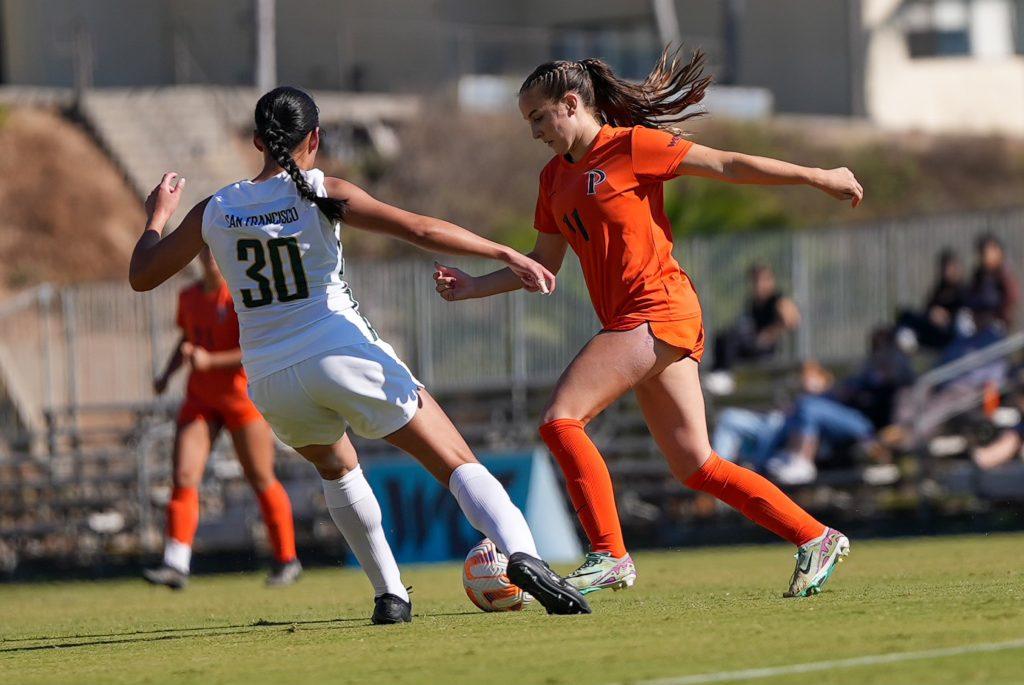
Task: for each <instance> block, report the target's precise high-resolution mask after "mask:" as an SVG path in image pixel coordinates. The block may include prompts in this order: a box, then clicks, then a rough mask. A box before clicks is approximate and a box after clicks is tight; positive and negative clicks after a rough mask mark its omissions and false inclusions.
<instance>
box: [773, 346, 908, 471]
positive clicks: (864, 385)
mask: <svg viewBox="0 0 1024 685" xmlns="http://www.w3.org/2000/svg"><path fill="white" fill-rule="evenodd" d="M913 381H914V373H913V370H912V368H911V365H910V359H909V358H908V357H907V356H906V354H905V353H904V352H903V351H902V350H900V349H899V347H897V345H896V344H895V340H894V337H893V332H892V330H891V329H888V328H878V329H875V330H874V331H872V333H871V336H870V341H869V353H868V357H867V359H866V360H865V361H864V363H863V365H862V366H861V367H860V369H858V371H857V372H856V373H855V374H854V375H852V376H850V377H849V378H847V379H846V380H845V381H843V382H842V383H840V384H838V385H835V386H834V387H833V384H832V379H831V375H830V374H828V372H827V371H825V370H824V369H823V368H822V367H821V366H820V365H818V364H816V363H814V362H808V363H806V364H805V365H804V382H803V385H804V391H805V392H804V393H803V394H802V395H800V396H799V397H798V398H797V400H796V402H795V404H794V406H793V408H792V410H791V411H790V412H789V413H788V414H787V417H786V422H785V425H784V426H783V428H782V435H783V436H784V441H785V444H786V448H785V449H784V450H783V451H782V452H780V453H779V454H777V455H776V456H774V457H772V458H771V459H769V460H768V461H767V462H766V463H765V470H766V471H767V472H768V473H769V475H770V476H771V477H772V478H773V479H774V480H775V481H776V482H778V483H781V484H784V485H800V484H804V483H810V482H812V481H813V480H814V479H815V478H816V477H817V466H816V461H817V460H818V459H821V458H825V457H827V456H828V455H830V454H832V453H833V452H834V451H835V450H836V449H841V448H843V447H856V448H858V449H859V450H861V451H862V452H864V453H865V454H866V455H867V456H868V457H869V458H870V459H872V460H874V461H885V460H886V459H888V450H887V449H886V447H885V446H883V445H882V443H881V441H880V440H879V438H878V434H879V431H881V430H882V429H884V428H886V427H888V426H889V425H890V424H891V423H892V420H893V413H894V407H895V405H896V396H897V394H898V393H899V392H900V391H901V390H902V389H903V388H905V387H907V386H909V385H911V384H912V383H913Z"/></svg>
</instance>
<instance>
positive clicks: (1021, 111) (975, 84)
mask: <svg viewBox="0 0 1024 685" xmlns="http://www.w3.org/2000/svg"><path fill="white" fill-rule="evenodd" d="M899 5H900V3H899V2H898V0H866V2H865V5H864V14H863V18H864V25H865V29H866V31H867V32H868V34H869V36H870V38H869V40H868V50H867V56H866V62H865V86H864V88H865V101H866V106H867V112H868V115H869V116H870V118H871V119H872V120H873V121H874V122H876V123H878V124H880V125H882V126H886V127H889V128H901V129H902V128H905V129H921V130H924V131H933V132H942V131H972V132H976V133H1009V134H1015V135H1024V56H1021V55H1012V54H1009V55H1007V54H1005V52H1006V51H1005V50H1004V51H1002V52H1003V54H992V50H991V47H992V43H988V44H979V45H974V46H972V51H974V52H975V54H972V55H968V56H957V57H930V58H917V59H911V57H910V54H909V51H908V49H907V44H906V40H905V38H904V35H903V31H902V29H901V27H900V25H899V14H898V10H899ZM1019 19H1024V17H1022V18H1019ZM1006 30H1007V32H1009V31H1010V30H1011V29H1010V27H1009V26H1007V27H1006ZM1006 40H1009V37H1007V38H1006Z"/></svg>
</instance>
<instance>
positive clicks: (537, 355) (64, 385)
mask: <svg viewBox="0 0 1024 685" xmlns="http://www.w3.org/2000/svg"><path fill="white" fill-rule="evenodd" d="M1022 227H1024V210H1017V211H1008V212H1000V213H989V214H971V215H963V216H941V217H927V218H920V219H914V220H911V221H898V222H897V221H894V222H890V223H885V224H880V225H865V226H857V227H851V228H842V229H831V230H827V231H799V232H782V231H763V232H757V233H742V234H735V235H726V236H720V237H698V238H684V239H681V240H679V241H677V246H676V256H677V258H678V259H679V260H680V262H681V263H682V265H683V267H684V269H686V270H687V272H688V273H689V274H690V275H691V276H692V278H693V280H694V282H695V284H696V286H697V289H698V292H699V294H700V298H701V301H702V304H703V307H704V315H705V321H706V326H707V328H708V331H709V333H710V334H711V335H712V336H713V335H714V332H715V331H716V330H719V329H720V328H722V327H724V326H726V325H728V324H729V323H730V322H731V321H732V320H733V319H734V318H735V317H736V316H737V314H738V313H739V312H740V311H741V308H742V307H743V304H744V301H745V298H746V290H747V289H746V277H745V274H746V270H747V268H748V267H749V265H750V264H751V263H752V262H754V261H760V262H763V263H767V264H769V265H770V266H772V267H773V268H774V269H775V271H776V274H777V277H778V281H779V284H780V286H781V287H782V288H783V290H785V291H786V292H789V293H791V294H792V296H793V298H794V299H795V301H796V303H797V304H798V305H799V307H800V309H801V311H802V313H803V324H802V325H801V327H800V329H799V331H798V332H797V334H796V335H795V336H794V338H793V340H792V341H791V344H789V345H787V346H786V347H785V349H784V350H783V351H782V355H783V361H796V360H798V359H803V358H808V357H814V358H818V359H822V360H825V361H842V360H845V359H850V358H853V357H858V356H859V355H860V354H861V353H862V351H863V349H864V345H865V337H866V335H867V333H868V331H869V330H870V329H871V328H872V327H873V326H875V325H878V324H879V323H884V322H887V321H891V320H892V319H893V316H894V313H895V311H896V309H897V308H898V307H901V306H919V305H920V303H921V301H922V300H923V298H924V297H925V295H926V293H927V290H928V288H929V286H930V284H931V281H932V279H933V278H934V274H935V257H936V255H937V253H938V252H939V250H940V249H942V248H943V247H951V248H953V249H956V250H958V251H959V252H960V253H961V255H963V258H964V260H965V262H967V263H968V264H970V263H971V261H972V259H973V258H972V253H973V244H974V241H975V239H976V238H977V236H978V235H979V234H981V233H985V232H991V233H994V234H996V235H997V236H999V237H1000V238H1001V239H1002V240H1003V241H1004V243H1005V245H1006V249H1007V253H1008V256H1009V259H1010V263H1011V264H1014V263H1016V260H1017V259H1018V258H1019V257H1020V256H1021V255H1024V230H1021V228H1022ZM457 264H458V265H459V266H461V267H463V268H465V269H466V270H468V271H470V272H471V273H481V272H484V271H486V270H488V269H490V268H493V266H494V265H493V264H489V263H485V262H482V261H473V260H464V261H461V262H457ZM431 269H432V266H431V260H430V259H429V258H426V257H424V258H422V259H409V260H402V261H394V262H366V263H358V262H353V261H352V260H349V269H348V273H347V277H348V279H349V282H350V284H351V286H352V289H353V291H354V293H355V294H356V296H357V298H358V299H359V303H360V308H361V309H362V311H363V312H364V313H365V314H366V315H367V317H368V318H369V319H370V320H371V321H372V322H373V323H374V325H375V327H376V328H377V329H378V330H379V331H380V333H381V335H382V337H384V339H386V340H388V341H389V342H391V343H392V344H393V345H394V346H395V348H396V350H397V351H398V352H399V354H400V355H401V356H402V357H403V358H404V359H405V360H406V361H407V362H408V363H409V364H410V366H412V368H413V370H414V372H415V373H417V374H418V375H419V377H420V378H421V379H422V380H423V381H424V382H425V383H426V384H427V385H428V386H429V387H431V388H436V389H438V390H457V389H465V390H473V389H485V388H491V389H493V388H504V387H509V388H515V387H526V386H529V385H534V384H539V383H550V382H552V381H553V380H554V379H555V378H556V377H557V375H558V374H559V373H560V372H561V370H562V369H563V368H564V367H565V365H566V364H567V363H568V362H569V361H570V360H571V359H572V357H573V356H574V355H575V353H576V352H577V351H578V350H579V348H580V347H581V346H582V345H583V343H584V342H586V340H587V339H588V338H589V337H590V336H591V335H593V333H594V332H595V331H596V330H597V329H598V323H597V320H596V318H595V316H594V314H593V309H592V307H591V305H590V302H589V297H588V294H587V290H586V286H585V284H584V282H583V279H582V276H581V273H580V268H579V264H578V262H577V260H576V259H575V258H573V257H572V256H569V257H567V259H566V263H565V266H564V267H563V268H562V271H561V272H560V273H559V285H558V290H557V292H556V293H555V294H554V295H552V296H551V297H541V296H535V295H529V294H526V293H515V294H512V295H509V296H499V297H494V298H489V299H486V300H476V301H468V302H459V303H447V302H444V301H442V300H441V299H440V298H438V297H437V296H436V294H435V293H434V291H433V288H432V285H431V281H430V274H431ZM186 282H187V281H186V279H185V278H184V277H177V278H175V279H172V281H170V282H168V283H166V284H165V285H163V286H161V287H160V288H158V289H157V290H156V291H154V292H151V293H146V294H144V295H140V294H138V293H135V292H133V291H132V290H131V289H130V288H129V287H128V284H127V283H121V282H119V283H99V284H88V285H79V286H72V287H67V288H62V289H55V288H52V287H49V286H42V287H39V288H37V289H35V290H31V291H27V292H25V293H22V294H20V295H18V296H17V297H15V298H12V299H11V300H9V301H8V302H7V303H5V304H4V305H3V306H0V389H2V391H3V392H2V397H3V400H2V402H0V406H2V411H3V412H5V416H4V417H3V418H4V425H5V426H8V427H11V426H13V425H15V424H17V426H18V427H19V428H20V429H21V430H24V431H26V432H36V431H38V430H40V429H41V428H43V427H44V426H45V424H46V417H47V414H48V412H52V411H54V410H59V411H64V412H67V411H69V410H71V414H72V415H73V414H74V411H73V410H74V409H75V408H81V407H93V406H106V405H110V406H131V405H136V404H142V403H148V402H151V401H152V398H153V394H152V378H153V376H154V374H155V372H156V371H157V370H158V369H159V368H160V367H161V366H162V365H163V364H164V363H165V361H166V359H167V357H168V356H169V354H170V353H171V350H172V348H173V346H174V345H175V343H176V342H177V340H178V336H179V332H178V331H177V330H176V329H175V326H174V321H175V316H174V315H175V309H176V306H177V294H178V291H179V290H180V289H181V288H182V287H183V286H184V285H185V284H186ZM179 383H180V379H179ZM175 392H177V393H180V392H181V385H180V384H179V385H178V386H174V387H172V388H171V393H172V397H173V394H174V393H175Z"/></svg>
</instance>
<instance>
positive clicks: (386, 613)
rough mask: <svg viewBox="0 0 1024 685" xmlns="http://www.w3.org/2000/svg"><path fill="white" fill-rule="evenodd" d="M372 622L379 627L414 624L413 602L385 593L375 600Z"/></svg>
mask: <svg viewBox="0 0 1024 685" xmlns="http://www.w3.org/2000/svg"><path fill="white" fill-rule="evenodd" d="M370 621H372V622H373V624H374V625H378V626H384V625H392V624H395V623H412V602H407V601H405V600H404V599H402V598H401V597H399V596H398V595H393V594H391V593H390V592H385V593H384V594H383V595H379V596H377V597H374V598H373V616H371V617H370Z"/></svg>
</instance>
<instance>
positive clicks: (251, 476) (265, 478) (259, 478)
mask: <svg viewBox="0 0 1024 685" xmlns="http://www.w3.org/2000/svg"><path fill="white" fill-rule="evenodd" d="M243 471H244V472H245V480H246V482H248V483H249V486H250V487H251V488H252V489H253V490H254V491H256V492H257V493H260V492H263V491H264V490H266V489H267V488H269V487H270V486H271V485H273V484H274V483H275V482H277V477H276V476H275V475H274V470H273V469H261V470H258V471H254V470H252V469H243ZM339 477H340V476H339Z"/></svg>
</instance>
